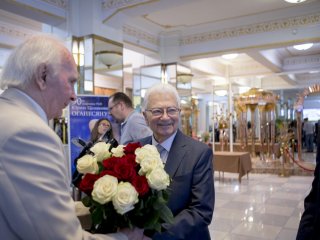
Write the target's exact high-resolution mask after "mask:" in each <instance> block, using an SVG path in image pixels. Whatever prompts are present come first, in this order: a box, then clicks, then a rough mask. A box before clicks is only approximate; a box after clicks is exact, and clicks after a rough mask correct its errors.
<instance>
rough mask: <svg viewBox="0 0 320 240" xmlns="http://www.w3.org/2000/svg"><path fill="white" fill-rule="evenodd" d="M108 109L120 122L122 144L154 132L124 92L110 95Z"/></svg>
mask: <svg viewBox="0 0 320 240" xmlns="http://www.w3.org/2000/svg"><path fill="white" fill-rule="evenodd" d="M108 109H109V113H110V115H111V116H112V117H113V118H114V119H115V120H116V121H117V122H118V123H120V124H121V125H120V141H119V142H120V144H123V145H125V144H127V143H129V142H134V141H136V140H138V139H140V138H144V137H147V136H150V135H151V134H152V132H151V130H150V128H149V127H148V126H147V124H146V122H145V120H144V118H143V116H142V114H140V113H138V112H136V111H135V110H134V109H133V104H132V101H131V99H130V98H129V97H128V96H127V95H126V94H124V93H122V92H117V93H115V94H113V95H112V96H110V97H109V102H108Z"/></svg>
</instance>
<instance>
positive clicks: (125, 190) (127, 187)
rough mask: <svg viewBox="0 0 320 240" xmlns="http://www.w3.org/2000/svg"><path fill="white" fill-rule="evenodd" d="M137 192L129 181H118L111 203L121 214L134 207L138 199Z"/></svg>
mask: <svg viewBox="0 0 320 240" xmlns="http://www.w3.org/2000/svg"><path fill="white" fill-rule="evenodd" d="M138 196H139V194H138V192H137V191H136V189H135V188H134V186H132V185H131V183H129V182H120V183H119V185H118V189H117V193H116V194H115V195H114V197H113V198H112V203H113V206H114V208H115V210H116V211H117V213H119V214H121V215H123V214H125V213H126V212H129V211H130V210H132V209H133V208H134V205H135V204H136V203H137V202H138V201H139V199H138Z"/></svg>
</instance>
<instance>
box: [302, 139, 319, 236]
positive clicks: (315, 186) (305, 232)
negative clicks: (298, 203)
mask: <svg viewBox="0 0 320 240" xmlns="http://www.w3.org/2000/svg"><path fill="white" fill-rule="evenodd" d="M319 162H320V142H319V141H318V143H317V166H316V170H315V171H314V179H313V182H312V188H311V191H310V193H309V195H308V196H307V197H306V198H305V200H304V209H305V210H304V213H303V214H302V217H301V220H300V225H299V229H298V234H297V240H318V239H320V182H319V181H320V163H319Z"/></svg>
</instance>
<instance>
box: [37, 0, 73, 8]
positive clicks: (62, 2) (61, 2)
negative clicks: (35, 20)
mask: <svg viewBox="0 0 320 240" xmlns="http://www.w3.org/2000/svg"><path fill="white" fill-rule="evenodd" d="M41 1H42V2H46V3H48V4H50V5H54V6H56V7H58V8H61V9H64V10H66V9H67V6H68V0H41Z"/></svg>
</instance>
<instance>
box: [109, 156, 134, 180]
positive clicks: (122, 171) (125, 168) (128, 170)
mask: <svg viewBox="0 0 320 240" xmlns="http://www.w3.org/2000/svg"><path fill="white" fill-rule="evenodd" d="M122 160H124V159H122ZM114 172H115V174H116V175H117V176H119V177H118V179H119V180H120V181H130V180H131V179H132V178H133V177H134V176H135V175H136V171H135V169H134V167H133V166H132V165H131V164H128V163H126V162H125V161H121V160H120V161H119V162H118V164H115V166H114Z"/></svg>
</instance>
